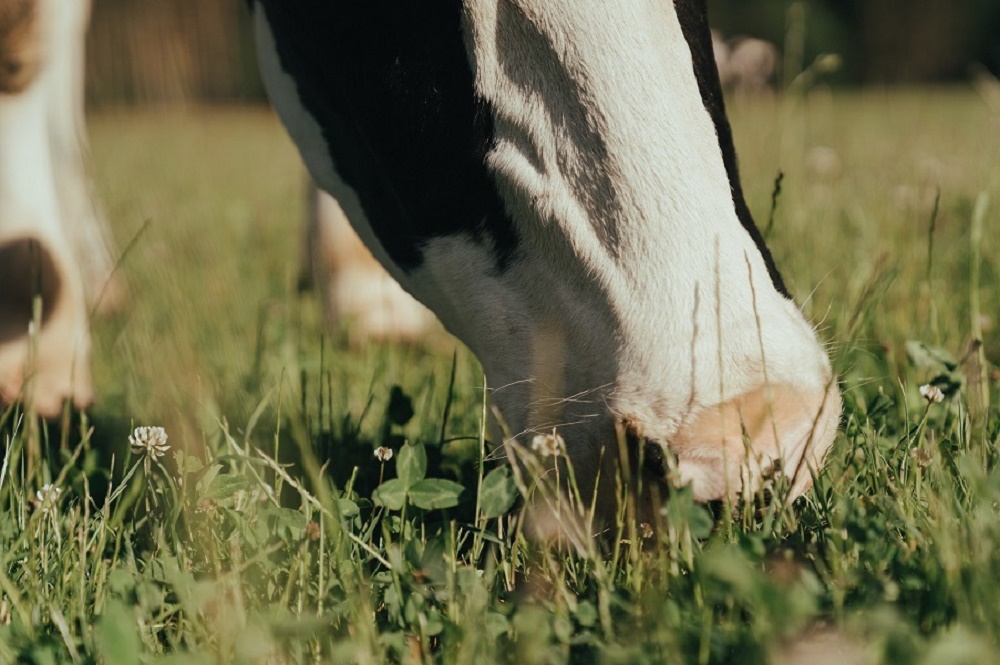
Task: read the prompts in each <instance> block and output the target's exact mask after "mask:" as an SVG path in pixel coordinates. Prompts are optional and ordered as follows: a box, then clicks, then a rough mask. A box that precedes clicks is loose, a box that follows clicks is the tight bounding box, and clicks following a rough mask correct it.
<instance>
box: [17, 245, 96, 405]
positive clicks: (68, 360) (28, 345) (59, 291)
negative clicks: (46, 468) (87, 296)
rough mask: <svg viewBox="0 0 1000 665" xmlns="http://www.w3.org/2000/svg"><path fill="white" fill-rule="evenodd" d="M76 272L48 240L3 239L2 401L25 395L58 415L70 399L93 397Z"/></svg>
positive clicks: (81, 402)
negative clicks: (39, 310) (38, 305)
mask: <svg viewBox="0 0 1000 665" xmlns="http://www.w3.org/2000/svg"><path fill="white" fill-rule="evenodd" d="M72 274H73V273H72V268H71V266H70V264H69V262H68V259H67V257H66V256H65V255H64V254H62V253H61V252H60V251H59V249H58V248H57V247H55V246H53V245H52V244H51V243H49V242H46V241H45V240H44V239H40V238H36V237H17V238H12V239H9V240H0V406H2V405H3V404H5V403H8V402H10V401H12V400H15V399H19V398H23V399H25V401H26V402H27V401H29V400H30V401H31V403H32V404H34V407H35V411H36V412H37V413H38V414H40V415H42V416H45V417H55V416H57V415H59V413H60V411H61V410H62V405H63V400H64V399H66V398H72V399H73V400H74V402H75V404H76V405H77V406H80V407H82V406H85V405H86V404H88V403H89V402H90V401H91V383H90V373H89V366H88V360H89V358H88V355H89V342H88V339H87V337H86V335H87V326H86V307H85V305H84V302H83V292H82V287H81V285H80V284H79V283H78V282H79V280H75V281H74V280H73V279H72ZM36 299H38V300H39V301H40V304H41V313H40V316H39V319H40V320H39V325H37V326H36V325H34V323H33V322H34V321H35V320H36V313H35V308H36V304H35V303H36Z"/></svg>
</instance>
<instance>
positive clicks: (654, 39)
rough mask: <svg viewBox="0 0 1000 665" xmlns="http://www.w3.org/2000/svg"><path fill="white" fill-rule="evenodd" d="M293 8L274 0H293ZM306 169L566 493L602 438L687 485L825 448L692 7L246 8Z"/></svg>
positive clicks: (793, 472)
mask: <svg viewBox="0 0 1000 665" xmlns="http://www.w3.org/2000/svg"><path fill="white" fill-rule="evenodd" d="M293 5H294V6H293ZM257 27H258V47H259V53H260V58H261V68H262V72H263V75H264V79H265V83H266V85H267V87H268V91H269V94H270V95H271V98H272V101H273V102H274V103H275V106H276V108H277V110H278V113H279V115H280V116H281V117H282V120H283V121H284V123H285V125H286V126H287V127H288V129H289V131H290V133H291V135H292V137H293V139H294V140H295V141H296V143H297V144H298V146H299V148H300V150H301V152H302V154H303V157H304V159H305V161H306V163H307V165H308V166H309V169H310V171H311V173H312V175H313V177H314V178H315V180H316V181H317V182H318V183H319V184H320V186H322V187H323V188H324V189H326V190H327V191H330V192H331V193H333V194H334V195H335V196H337V198H338V199H339V200H340V202H341V204H342V206H343V208H344V210H345V211H346V212H347V215H348V217H349V218H350V220H351V222H352V224H353V225H354V226H355V228H356V229H357V230H358V231H359V233H360V235H361V236H362V238H363V239H365V241H366V243H367V244H368V245H369V246H370V247H371V248H372V250H373V253H374V254H375V255H376V257H378V258H379V259H380V261H381V262H382V263H383V264H385V265H386V266H387V267H388V268H389V270H390V272H392V273H393V274H394V275H395V276H396V277H397V278H398V279H399V280H400V281H401V283H402V284H403V285H404V286H405V287H406V288H407V289H408V290H409V291H410V292H411V293H413V294H414V295H415V296H416V297H417V298H418V299H420V300H421V301H423V302H424V303H425V304H427V305H428V306H429V307H430V308H431V310H433V311H434V312H435V313H436V314H437V315H438V316H439V317H440V318H441V320H442V322H443V323H444V324H445V326H446V327H447V328H448V329H449V330H450V331H452V332H453V333H454V334H455V335H457V336H458V337H459V338H460V339H461V340H463V341H464V342H465V343H466V344H467V345H468V346H469V347H470V348H471V349H472V350H473V351H474V352H475V353H476V355H477V356H478V357H479V359H480V360H481V361H482V364H483V367H484V369H485V371H486V375H487V377H488V378H489V380H490V383H491V384H492V386H493V389H492V398H493V401H494V403H495V405H496V406H497V407H498V410H499V412H500V414H501V415H502V419H503V420H504V422H505V424H506V427H507V430H508V436H510V437H513V438H516V439H518V440H520V441H522V442H524V441H526V440H527V438H530V437H531V436H532V434H533V433H535V432H549V431H551V430H552V429H553V428H557V429H558V431H559V433H560V434H561V435H562V436H563V438H564V439H565V441H566V446H567V449H568V454H569V457H570V458H571V459H572V462H573V465H574V467H575V470H576V474H577V478H578V479H580V482H581V484H582V485H583V486H584V490H585V491H586V490H588V489H592V488H593V487H594V485H595V483H596V482H597V478H598V477H601V478H603V480H601V481H600V485H601V486H600V487H599V488H598V489H597V492H598V501H599V502H606V501H608V500H610V498H611V496H612V495H613V493H614V492H613V487H614V480H613V478H614V477H615V473H616V470H615V469H616V464H617V462H618V460H619V454H618V446H617V444H616V440H617V438H618V433H619V432H622V431H623V432H625V438H626V440H627V447H628V448H629V449H630V451H629V455H631V456H642V455H641V454H640V455H636V451H645V452H646V453H648V454H647V455H646V457H647V458H650V459H653V461H654V464H651V465H647V466H648V467H650V468H648V469H647V471H646V473H647V475H651V476H656V475H658V474H660V473H663V472H664V471H666V470H672V472H673V474H674V475H675V478H676V479H677V480H679V481H680V482H681V483H690V484H691V485H692V487H693V492H694V495H695V496H696V497H697V498H698V499H700V500H710V499H715V498H721V497H731V498H733V497H738V496H746V495H748V494H750V493H752V492H755V491H756V490H757V489H758V488H760V487H761V485H762V483H763V482H764V481H766V480H767V479H769V478H771V477H775V476H778V475H784V476H785V477H786V478H787V479H788V481H789V483H790V486H791V492H792V495H793V496H797V495H798V494H801V493H802V492H803V491H805V490H806V489H807V488H808V487H809V486H810V485H811V477H812V476H811V473H812V471H814V470H815V469H816V468H818V467H819V465H820V464H821V462H822V460H823V457H824V455H825V453H826V451H827V450H828V448H829V447H830V445H831V443H832V441H833V438H834V434H835V431H836V427H837V422H838V419H839V414H840V406H841V402H840V396H839V392H838V390H837V387H836V382H835V379H834V377H833V375H832V373H831V368H830V363H829V361H828V359H827V356H826V354H825V352H824V350H823V347H822V346H821V345H820V343H819V342H818V341H817V338H816V335H815V333H814V332H813V330H812V328H811V327H810V325H809V324H808V323H807V322H806V321H805V319H804V318H803V316H802V314H801V312H800V311H799V309H798V308H797V307H796V306H795V304H794V303H793V302H792V300H791V299H790V297H789V295H788V293H787V291H786V289H785V287H784V285H783V283H782V281H781V278H780V276H779V273H778V271H777V269H776V268H775V266H774V263H773V261H772V260H771V256H770V254H769V253H768V250H767V248H766V247H765V245H764V243H763V240H762V238H761V236H760V234H759V233H758V231H757V229H756V227H755V226H754V224H753V220H752V219H751V217H750V213H749V211H748V210H747V207H746V204H745V202H744V199H743V195H742V191H741V188H740V183H739V178H738V175H737V169H736V157H735V154H734V151H733V143H732V138H731V134H730V129H729V125H728V122H727V120H726V117H725V113H724V110H723V102H722V98H721V93H720V90H719V79H718V75H717V73H716V71H715V67H714V62H713V56H712V50H711V37H710V33H709V29H708V26H707V20H706V9H705V5H704V2H703V1H701V0H676V1H675V2H663V1H660V0H657V1H637V2H628V3H606V2H599V1H597V0H594V1H589V0H573V1H568V0H566V1H558V0H545V1H544V2H542V1H539V0H466V2H464V3H462V5H461V6H460V5H459V4H458V3H454V2H451V3H433V7H432V6H430V5H427V3H394V2H373V3H368V4H366V5H365V6H364V7H361V6H359V5H357V3H328V2H322V1H319V0H317V1H315V2H305V1H303V2H296V3H287V2H284V0H274V1H273V2H272V1H270V0H257Z"/></svg>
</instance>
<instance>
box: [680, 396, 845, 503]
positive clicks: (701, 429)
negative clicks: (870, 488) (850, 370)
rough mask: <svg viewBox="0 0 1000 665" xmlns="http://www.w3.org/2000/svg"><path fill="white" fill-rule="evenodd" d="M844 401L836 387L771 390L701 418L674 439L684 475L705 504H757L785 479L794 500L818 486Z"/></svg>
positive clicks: (723, 405)
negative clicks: (816, 478) (758, 498)
mask: <svg viewBox="0 0 1000 665" xmlns="http://www.w3.org/2000/svg"><path fill="white" fill-rule="evenodd" d="M840 412H841V398H840V392H839V390H838V389H837V386H836V384H835V382H834V381H833V380H832V379H831V380H829V381H828V382H827V384H826V385H821V386H812V387H804V386H798V385H789V384H776V385H764V386H761V387H759V388H757V389H755V390H751V391H749V392H747V393H744V394H742V395H739V396H737V397H734V398H731V399H729V400H727V401H726V402H723V403H721V404H717V405H715V406H710V407H707V408H705V409H703V410H702V411H701V412H700V413H697V414H694V416H693V417H692V418H690V419H689V420H688V421H687V422H685V423H684V424H683V425H682V426H681V428H680V429H679V431H678V432H677V433H676V435H675V436H674V437H672V438H671V440H670V441H669V442H667V444H666V445H667V448H668V450H669V453H670V454H673V455H675V456H676V478H674V482H676V483H677V484H680V485H688V484H690V486H691V488H692V490H693V493H694V497H695V499H696V500H698V501H703V502H705V501H713V500H716V499H729V500H736V499H741V498H742V499H744V500H747V499H750V498H752V497H753V496H754V495H755V494H756V493H757V492H758V491H760V490H762V489H767V488H768V487H769V485H771V484H772V483H773V482H774V481H776V480H777V479H778V478H779V477H784V478H785V479H786V481H787V488H788V498H789V500H791V499H795V498H797V497H798V496H800V495H801V494H803V493H805V492H806V491H807V490H808V489H809V488H810V487H812V478H813V473H815V472H816V471H818V470H819V469H820V468H821V466H822V463H823V459H824V458H825V457H826V453H827V451H828V450H829V449H830V447H831V445H832V444H833V439H834V436H835V435H836V431H837V426H838V423H839V419H840Z"/></svg>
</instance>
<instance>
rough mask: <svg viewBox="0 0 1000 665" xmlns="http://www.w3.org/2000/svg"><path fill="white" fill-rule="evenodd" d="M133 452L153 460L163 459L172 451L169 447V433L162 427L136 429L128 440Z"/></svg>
mask: <svg viewBox="0 0 1000 665" xmlns="http://www.w3.org/2000/svg"><path fill="white" fill-rule="evenodd" d="M128 443H129V447H130V448H131V449H132V452H133V453H135V454H137V455H139V454H141V455H145V456H146V457H149V458H151V459H156V458H158V457H163V456H164V455H166V454H167V451H168V450H170V446H169V445H167V431H166V430H165V429H163V428H162V427H136V428H135V431H134V432H132V436H130V437H129V438H128Z"/></svg>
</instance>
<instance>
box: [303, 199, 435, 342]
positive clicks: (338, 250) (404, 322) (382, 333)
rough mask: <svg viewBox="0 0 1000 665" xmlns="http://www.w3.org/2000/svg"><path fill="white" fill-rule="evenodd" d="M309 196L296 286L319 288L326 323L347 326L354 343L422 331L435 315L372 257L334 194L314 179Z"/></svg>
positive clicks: (405, 338)
mask: <svg viewBox="0 0 1000 665" xmlns="http://www.w3.org/2000/svg"><path fill="white" fill-rule="evenodd" d="M308 197H309V205H308V213H307V214H308V218H307V220H306V232H305V234H304V236H303V237H304V240H305V242H304V244H303V262H302V264H303V265H302V273H301V275H300V278H299V286H300V288H303V289H306V288H308V289H315V290H316V291H318V293H319V296H320V299H321V300H322V304H323V312H324V315H325V318H326V323H327V327H328V328H329V329H330V330H339V329H341V328H343V329H346V331H347V334H348V340H349V342H350V343H351V345H352V346H357V345H359V344H362V343H364V342H366V341H369V340H379V341H385V342H413V341H416V340H419V339H421V338H422V337H424V335H425V334H426V333H427V332H428V330H429V328H430V327H431V325H432V324H433V323H434V321H435V318H434V315H433V314H431V312H430V310H428V309H427V308H426V307H424V306H423V305H421V304H420V303H419V302H417V301H416V300H414V298H413V296H411V295H410V294H409V293H407V292H406V291H404V290H403V287H401V286H400V285H399V282H397V281H396V280H395V279H393V278H392V277H390V276H389V273H387V272H386V271H385V268H383V267H382V265H381V264H380V263H379V262H378V261H376V260H375V257H374V256H372V253H371V252H370V251H369V250H368V248H367V247H365V245H364V243H362V242H361V239H360V238H358V234H357V233H355V232H354V229H352V228H351V225H350V222H348V221H347V217H346V216H345V215H344V211H343V210H342V209H341V207H340V204H339V203H337V200H336V199H334V198H333V197H332V196H330V195H329V194H327V193H326V192H324V191H322V190H320V189H318V188H317V187H316V186H315V185H314V184H310V186H309V193H308Z"/></svg>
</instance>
